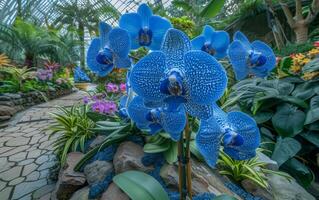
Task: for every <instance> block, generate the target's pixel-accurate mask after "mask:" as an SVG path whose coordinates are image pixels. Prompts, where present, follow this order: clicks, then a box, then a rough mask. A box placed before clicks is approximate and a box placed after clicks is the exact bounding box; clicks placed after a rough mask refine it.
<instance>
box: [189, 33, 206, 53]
mask: <svg viewBox="0 0 319 200" xmlns="http://www.w3.org/2000/svg"><path fill="white" fill-rule="evenodd" d="M205 41H206V40H205V37H204V36H202V35H200V36H198V37H196V38H194V39H192V49H194V50H202V48H203V46H204V44H205Z"/></svg>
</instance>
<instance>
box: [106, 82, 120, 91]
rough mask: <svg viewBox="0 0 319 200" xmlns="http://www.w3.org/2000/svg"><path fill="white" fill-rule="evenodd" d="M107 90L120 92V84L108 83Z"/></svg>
mask: <svg viewBox="0 0 319 200" xmlns="http://www.w3.org/2000/svg"><path fill="white" fill-rule="evenodd" d="M106 91H107V92H111V93H117V92H119V86H118V85H116V84H114V83H108V84H107V85H106Z"/></svg>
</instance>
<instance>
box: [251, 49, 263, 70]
mask: <svg viewBox="0 0 319 200" xmlns="http://www.w3.org/2000/svg"><path fill="white" fill-rule="evenodd" d="M266 62H267V58H266V56H264V55H262V54H261V53H260V52H257V51H250V52H249V56H248V64H249V66H250V67H259V66H262V65H264V64H265V63H266Z"/></svg>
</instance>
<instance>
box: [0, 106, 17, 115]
mask: <svg viewBox="0 0 319 200" xmlns="http://www.w3.org/2000/svg"><path fill="white" fill-rule="evenodd" d="M20 110H21V108H20V107H19V106H3V105H0V116H5V115H7V116H13V115H14V114H15V113H17V112H19V111H20Z"/></svg>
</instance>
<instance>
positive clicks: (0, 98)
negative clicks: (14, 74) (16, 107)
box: [0, 95, 11, 101]
mask: <svg viewBox="0 0 319 200" xmlns="http://www.w3.org/2000/svg"><path fill="white" fill-rule="evenodd" d="M0 101H11V98H10V97H8V96H5V95H1V96H0Z"/></svg>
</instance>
